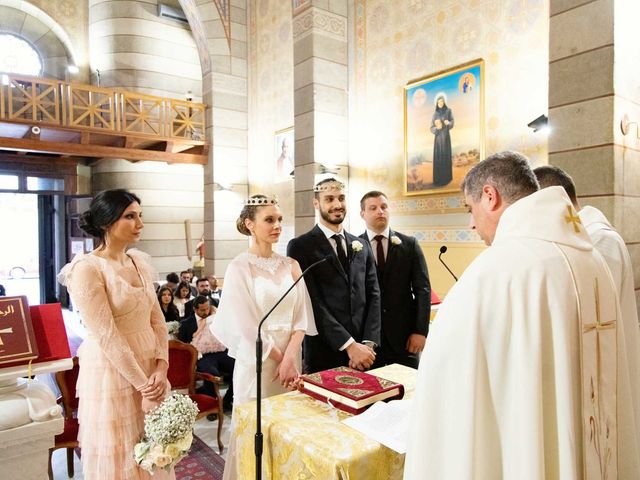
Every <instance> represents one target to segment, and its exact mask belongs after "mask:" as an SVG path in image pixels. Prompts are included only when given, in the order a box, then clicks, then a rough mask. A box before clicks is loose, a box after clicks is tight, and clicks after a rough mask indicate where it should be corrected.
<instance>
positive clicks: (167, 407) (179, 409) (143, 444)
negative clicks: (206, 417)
mask: <svg viewBox="0 0 640 480" xmlns="http://www.w3.org/2000/svg"><path fill="white" fill-rule="evenodd" d="M197 416H198V406H197V405H196V404H195V402H193V400H191V399H190V398H189V397H187V396H186V395H181V394H179V393H174V394H173V395H171V396H170V397H167V398H165V399H164V401H163V402H162V403H161V404H160V406H159V407H157V408H154V409H153V410H152V411H151V412H149V413H147V415H146V416H145V417H144V438H143V439H142V440H141V441H140V443H137V444H136V446H135V447H134V449H133V453H134V456H135V459H136V463H137V464H138V465H140V468H142V469H143V470H146V471H147V472H149V473H151V474H152V475H153V473H154V472H155V470H156V469H158V468H164V469H166V470H169V469H171V467H173V466H175V465H176V464H177V463H178V462H179V461H180V460H181V459H182V458H183V457H185V456H186V455H187V453H189V449H190V448H191V442H192V441H193V433H192V432H193V424H194V423H195V421H196V417H197Z"/></svg>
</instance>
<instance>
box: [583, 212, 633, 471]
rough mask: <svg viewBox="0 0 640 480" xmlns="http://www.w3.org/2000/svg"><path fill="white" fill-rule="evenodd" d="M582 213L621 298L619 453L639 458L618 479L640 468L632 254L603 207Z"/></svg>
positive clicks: (626, 463) (626, 467) (623, 455)
mask: <svg viewBox="0 0 640 480" xmlns="http://www.w3.org/2000/svg"><path fill="white" fill-rule="evenodd" d="M579 216H580V220H581V222H582V225H584V227H585V229H586V230H587V233H588V234H589V236H590V237H591V240H592V242H593V246H594V247H595V249H596V250H598V251H599V252H600V254H601V255H602V256H603V257H604V260H605V262H606V263H607V266H608V267H609V270H610V271H611V274H612V276H613V283H614V284H615V286H616V290H617V292H618V298H619V300H620V320H619V322H618V329H617V332H618V366H619V368H618V404H619V405H620V408H619V411H618V415H619V417H621V418H620V419H619V421H618V446H619V447H618V452H619V457H621V458H627V459H633V458H635V461H634V462H631V461H627V462H625V464H623V465H620V466H619V469H618V478H634V476H633V475H634V472H637V471H638V470H639V469H640V467H638V465H640V438H639V434H640V327H639V326H638V310H637V306H636V296H635V291H634V279H633V268H632V263H631V257H630V256H629V251H628V250H627V246H626V245H625V242H624V240H623V239H622V237H621V236H620V235H619V234H618V232H616V231H615V229H614V228H613V227H612V226H611V223H610V222H609V220H608V219H607V217H605V216H604V214H603V213H602V212H601V211H600V210H598V209H597V208H594V207H591V206H585V207H583V208H582V209H581V210H580V212H579ZM633 406H635V409H633V408H632V407H633ZM629 411H633V413H634V415H633V418H629V417H628V416H626V417H625V415H624V414H625V412H629ZM634 466H635V467H634ZM636 477H637V475H636Z"/></svg>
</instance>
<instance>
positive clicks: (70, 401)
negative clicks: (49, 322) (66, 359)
mask: <svg viewBox="0 0 640 480" xmlns="http://www.w3.org/2000/svg"><path fill="white" fill-rule="evenodd" d="M79 372H80V365H79V364H78V357H73V368H72V369H71V370H65V371H63V372H56V383H57V384H58V388H60V394H61V395H60V397H59V398H58V403H61V404H62V409H63V413H64V431H63V432H62V433H61V434H60V435H56V438H55V443H54V446H53V448H50V449H49V478H50V479H53V468H52V466H51V456H52V454H53V451H54V450H57V449H59V448H66V449H67V475H69V477H73V474H74V471H73V450H74V449H75V448H76V447H77V446H78V419H77V418H76V412H77V411H78V399H77V398H76V382H77V381H78V373H79Z"/></svg>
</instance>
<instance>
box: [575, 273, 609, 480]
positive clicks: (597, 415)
mask: <svg viewBox="0 0 640 480" xmlns="http://www.w3.org/2000/svg"><path fill="white" fill-rule="evenodd" d="M594 293H595V297H596V298H595V300H596V321H595V323H591V324H585V325H584V326H583V327H582V331H583V332H584V333H587V332H591V331H594V330H595V333H596V378H595V382H594V378H593V376H591V405H592V408H593V413H592V414H591V415H590V416H589V427H590V435H591V438H590V443H591V444H593V448H594V449H595V453H596V455H597V457H598V462H599V464H600V472H605V474H604V475H603V476H602V478H607V475H606V471H607V468H608V466H609V463H610V460H611V457H610V455H607V453H606V452H607V451H608V450H609V448H610V447H609V446H608V445H609V439H608V428H607V429H606V432H607V434H606V435H605V436H604V437H603V436H602V432H603V428H604V427H603V425H604V424H605V423H606V422H605V420H604V411H603V410H604V407H603V406H602V404H601V403H600V402H601V398H602V396H601V394H602V383H603V382H602V358H601V357H602V349H601V347H600V332H601V331H602V330H614V329H615V328H616V320H609V321H606V322H603V321H602V320H601V319H600V290H599V287H598V279H597V278H596V284H595V287H594ZM614 334H615V332H614ZM614 355H615V352H614ZM594 383H595V385H594ZM609 453H610V452H609Z"/></svg>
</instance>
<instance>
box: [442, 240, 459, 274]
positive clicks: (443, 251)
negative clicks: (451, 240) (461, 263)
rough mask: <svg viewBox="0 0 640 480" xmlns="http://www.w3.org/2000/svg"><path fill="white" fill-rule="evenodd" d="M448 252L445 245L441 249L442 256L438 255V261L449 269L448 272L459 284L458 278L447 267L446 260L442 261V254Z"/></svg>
mask: <svg viewBox="0 0 640 480" xmlns="http://www.w3.org/2000/svg"><path fill="white" fill-rule="evenodd" d="M446 251H447V246H446V245H443V246H441V247H440V254H439V255H438V260H440V263H441V264H442V265H444V268H446V269H447V271H448V272H449V273H450V274H451V276H452V277H453V278H455V279H456V282H457V281H458V277H456V276H455V274H454V273H453V272H452V271H451V269H450V268H449V267H448V266H447V264H446V263H444V260H442V254H443V253H445V252H446Z"/></svg>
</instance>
